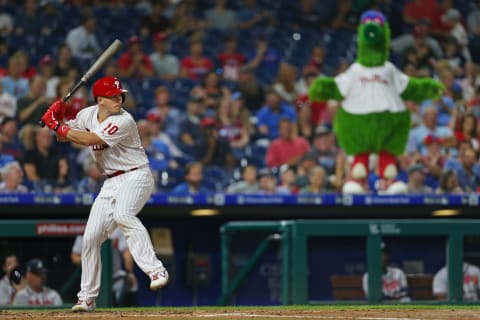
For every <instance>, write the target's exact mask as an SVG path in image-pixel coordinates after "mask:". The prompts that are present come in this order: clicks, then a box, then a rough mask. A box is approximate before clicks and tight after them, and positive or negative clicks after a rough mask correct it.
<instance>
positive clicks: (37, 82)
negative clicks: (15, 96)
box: [18, 75, 54, 126]
mask: <svg viewBox="0 0 480 320" xmlns="http://www.w3.org/2000/svg"><path fill="white" fill-rule="evenodd" d="M53 100H54V98H52V97H47V96H46V79H45V78H44V77H43V76H41V75H36V76H34V77H33V78H32V79H30V85H29V90H28V93H27V95H26V96H24V97H23V98H20V99H19V100H18V119H19V121H20V124H21V125H22V126H23V125H25V124H29V125H37V124H38V121H39V119H40V118H41V117H42V115H43V113H44V112H45V110H47V108H48V106H49V105H50V103H51V102H52V101H53Z"/></svg>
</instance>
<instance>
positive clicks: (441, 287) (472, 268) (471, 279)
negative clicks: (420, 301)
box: [432, 261, 480, 301]
mask: <svg viewBox="0 0 480 320" xmlns="http://www.w3.org/2000/svg"><path fill="white" fill-rule="evenodd" d="M479 279H480V268H478V267H477V266H476V265H473V264H471V263H468V262H466V261H464V262H463V286H462V288H463V300H464V301H478V300H479V296H478V293H479V290H480V281H479ZM432 291H433V295H434V297H435V299H437V300H447V298H448V270H447V266H444V267H442V268H441V269H440V270H439V271H437V273H436V274H435V276H434V277H433V284H432Z"/></svg>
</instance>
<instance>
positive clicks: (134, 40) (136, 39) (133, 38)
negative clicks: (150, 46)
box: [128, 35, 140, 46]
mask: <svg viewBox="0 0 480 320" xmlns="http://www.w3.org/2000/svg"><path fill="white" fill-rule="evenodd" d="M136 43H140V37H139V36H135V35H134V36H131V37H130V38H128V45H130V46H131V45H134V44H136Z"/></svg>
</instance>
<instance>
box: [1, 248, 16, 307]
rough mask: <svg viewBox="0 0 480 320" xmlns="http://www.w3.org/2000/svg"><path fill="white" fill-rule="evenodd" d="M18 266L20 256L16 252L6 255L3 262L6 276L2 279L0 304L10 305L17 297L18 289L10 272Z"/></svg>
mask: <svg viewBox="0 0 480 320" xmlns="http://www.w3.org/2000/svg"><path fill="white" fill-rule="evenodd" d="M17 266H18V257H17V256H16V255H15V254H14V253H9V254H7V255H6V256H5V258H4V259H3V263H2V270H3V273H4V276H3V277H2V279H0V306H5V305H10V304H12V302H13V298H14V297H15V293H16V289H15V287H14V286H13V285H12V283H11V282H10V273H11V272H12V270H14V268H15V267H17Z"/></svg>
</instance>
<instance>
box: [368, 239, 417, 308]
mask: <svg viewBox="0 0 480 320" xmlns="http://www.w3.org/2000/svg"><path fill="white" fill-rule="evenodd" d="M381 248H382V296H383V299H384V300H396V301H398V302H410V298H409V297H408V283H407V276H406V275H405V272H403V270H402V269H400V268H397V267H393V266H390V265H389V261H388V258H389V250H388V247H387V246H386V244H385V243H384V242H382V243H381ZM362 286H363V292H364V293H365V297H368V272H366V273H365V274H364V275H363V279H362Z"/></svg>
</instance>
